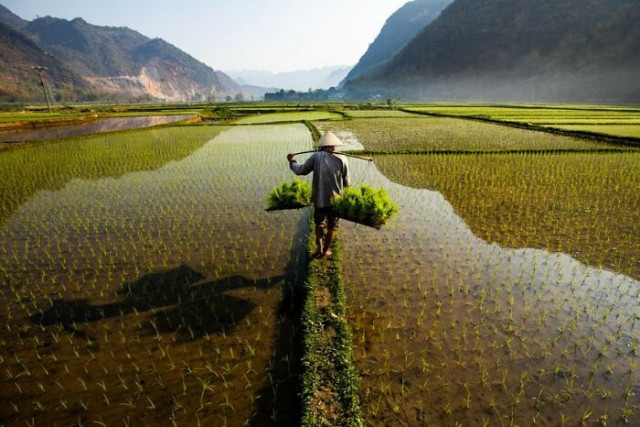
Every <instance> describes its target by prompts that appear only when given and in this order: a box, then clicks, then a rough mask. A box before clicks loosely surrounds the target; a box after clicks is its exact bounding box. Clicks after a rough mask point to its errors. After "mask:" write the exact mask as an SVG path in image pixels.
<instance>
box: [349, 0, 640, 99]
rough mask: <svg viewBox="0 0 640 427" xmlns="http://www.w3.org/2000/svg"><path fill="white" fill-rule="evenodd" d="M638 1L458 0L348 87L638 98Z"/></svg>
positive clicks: (386, 92) (436, 94)
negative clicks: (399, 49)
mask: <svg viewBox="0 0 640 427" xmlns="http://www.w3.org/2000/svg"><path fill="white" fill-rule="evenodd" d="M638 22H640V3H639V2H638V1H637V0H456V1H455V2H454V3H452V4H451V5H450V6H449V7H448V8H446V9H445V10H444V11H443V12H442V14H441V15H440V16H439V17H438V18H437V19H436V20H435V21H433V22H432V23H431V24H430V25H429V26H427V27H426V28H424V29H423V30H422V31H421V32H420V33H419V34H418V35H417V36H416V37H415V38H414V39H413V40H412V41H411V42H410V43H409V44H408V45H407V46H406V47H405V48H404V49H403V50H402V51H401V52H400V53H399V54H398V55H397V56H395V57H394V58H393V59H392V60H391V61H389V62H388V63H386V64H383V65H380V66H378V67H376V68H374V69H371V70H369V71H367V72H366V73H364V74H363V75H361V76H360V77H359V78H357V79H353V80H350V81H348V82H346V83H345V85H344V87H345V89H346V90H348V91H351V93H368V94H372V93H378V94H381V95H383V96H394V95H398V96H405V97H407V96H411V97H413V98H416V97H417V98H421V99H450V100H455V99H474V100H487V101H526V102H529V101H537V102H538V101H539V102H547V101H548V102H556V101H557V102H640V79H638V75H640V26H639V25H638V24H637V23H638Z"/></svg>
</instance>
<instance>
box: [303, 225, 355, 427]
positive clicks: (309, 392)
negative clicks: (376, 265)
mask: <svg viewBox="0 0 640 427" xmlns="http://www.w3.org/2000/svg"><path fill="white" fill-rule="evenodd" d="M312 228H315V227H312ZM309 250H310V252H311V253H313V251H314V250H315V231H314V230H312V232H311V233H310V236H309ZM332 250H333V255H332V256H331V257H330V258H328V259H313V258H312V259H311V260H310V262H309V268H308V277H307V281H306V295H305V300H304V306H303V311H302V335H303V338H302V340H303V355H302V369H303V372H302V422H301V425H302V426H329V425H330V426H360V425H362V421H361V415H360V407H359V403H358V393H357V390H358V375H357V372H356V370H355V369H354V367H353V363H352V361H353V352H352V339H351V331H350V328H349V326H348V324H347V322H346V320H345V314H346V312H345V311H346V308H345V307H346V301H345V293H344V285H343V282H342V264H341V260H340V247H339V244H338V242H337V239H336V242H335V243H334V245H333V248H332Z"/></svg>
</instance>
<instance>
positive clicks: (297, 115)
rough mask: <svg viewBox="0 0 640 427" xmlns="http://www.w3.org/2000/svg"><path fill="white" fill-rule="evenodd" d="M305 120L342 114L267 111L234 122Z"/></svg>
mask: <svg viewBox="0 0 640 427" xmlns="http://www.w3.org/2000/svg"><path fill="white" fill-rule="evenodd" d="M304 120H308V121H310V120H342V116H341V115H340V114H337V113H331V112H328V111H294V112H281V113H267V114H259V115H253V116H248V117H243V118H241V119H238V120H236V121H235V122H234V124H239V125H255V124H269V123H283V122H301V121H304Z"/></svg>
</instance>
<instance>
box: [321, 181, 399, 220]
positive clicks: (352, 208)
mask: <svg viewBox="0 0 640 427" xmlns="http://www.w3.org/2000/svg"><path fill="white" fill-rule="evenodd" d="M333 208H334V211H335V212H336V214H337V215H338V216H339V217H341V218H344V219H347V220H349V221H353V222H357V223H359V224H363V225H368V226H369V227H374V228H378V229H379V228H380V227H381V226H383V225H384V224H385V223H386V222H387V221H388V220H389V219H391V218H393V217H394V216H395V215H396V214H397V213H398V206H397V205H396V204H395V203H393V202H392V201H391V200H390V199H389V195H388V194H387V192H386V191H385V189H384V188H378V189H373V188H371V187H369V186H368V185H365V184H363V185H362V186H360V187H359V188H354V187H349V188H345V189H344V190H343V192H342V193H341V194H339V195H338V196H336V198H335V200H334V205H333Z"/></svg>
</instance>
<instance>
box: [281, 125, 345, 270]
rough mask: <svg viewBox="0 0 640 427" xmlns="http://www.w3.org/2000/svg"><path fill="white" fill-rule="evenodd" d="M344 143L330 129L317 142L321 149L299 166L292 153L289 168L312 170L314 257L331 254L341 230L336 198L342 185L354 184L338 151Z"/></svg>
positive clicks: (297, 172)
mask: <svg viewBox="0 0 640 427" xmlns="http://www.w3.org/2000/svg"><path fill="white" fill-rule="evenodd" d="M340 145H344V143H343V142H342V141H340V139H338V137H337V136H335V135H334V134H333V133H332V132H331V131H328V132H326V133H325V134H324V135H322V137H321V138H320V140H319V141H318V147H319V148H320V150H319V151H317V152H315V153H313V155H312V156H311V157H309V159H307V161H306V162H304V164H302V165H299V164H298V163H296V161H295V159H294V156H295V155H294V154H292V153H289V154H288V155H287V160H289V167H290V168H291V170H292V171H293V172H294V173H295V174H296V175H308V174H309V173H310V172H311V171H313V182H312V185H311V201H312V202H313V205H314V206H315V209H314V214H313V216H314V222H315V224H316V248H317V250H316V253H315V254H314V256H315V257H318V258H322V257H330V256H331V249H330V248H331V242H333V239H334V238H335V236H336V232H337V230H338V217H337V216H336V215H335V213H334V212H333V206H332V205H333V197H334V196H336V195H338V194H340V193H341V192H342V187H343V186H344V187H348V186H349V185H351V179H350V177H349V165H348V163H347V158H346V157H345V156H343V155H342V154H338V153H336V152H335V148H336V147H337V146H340Z"/></svg>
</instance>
